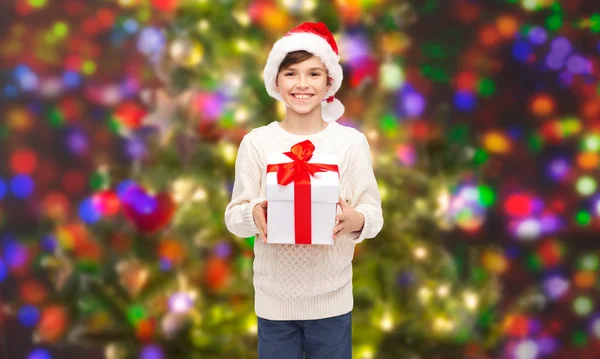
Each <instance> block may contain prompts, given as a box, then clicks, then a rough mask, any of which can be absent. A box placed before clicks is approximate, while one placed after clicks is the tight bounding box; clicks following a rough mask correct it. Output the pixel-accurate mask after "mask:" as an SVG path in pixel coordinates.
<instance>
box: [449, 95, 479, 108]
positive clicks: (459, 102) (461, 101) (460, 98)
mask: <svg viewBox="0 0 600 359" xmlns="http://www.w3.org/2000/svg"><path fill="white" fill-rule="evenodd" d="M475 103H476V101H475V96H474V95H473V94H472V93H470V92H466V91H458V92H456V94H454V104H455V105H456V107H457V108H458V109H460V110H463V111H470V110H472V109H473V108H474V107H475Z"/></svg>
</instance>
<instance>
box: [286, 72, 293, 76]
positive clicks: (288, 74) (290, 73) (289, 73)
mask: <svg viewBox="0 0 600 359" xmlns="http://www.w3.org/2000/svg"><path fill="white" fill-rule="evenodd" d="M293 74H294V73H293V72H288V73H287V74H285V76H290V75H293Z"/></svg>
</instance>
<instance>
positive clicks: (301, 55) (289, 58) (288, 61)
mask: <svg viewBox="0 0 600 359" xmlns="http://www.w3.org/2000/svg"><path fill="white" fill-rule="evenodd" d="M313 57H315V55H314V54H312V53H310V52H308V51H304V50H298V51H291V52H288V53H287V54H286V55H285V57H284V58H283V61H281V63H280V64H279V69H278V70H277V75H279V73H280V72H281V71H283V70H285V69H287V68H288V67H290V66H292V65H295V64H299V63H301V62H303V61H306V60H308V59H312V58H313ZM325 71H326V72H327V85H331V81H330V79H329V71H327V68H325ZM275 81H277V79H276V80H275Z"/></svg>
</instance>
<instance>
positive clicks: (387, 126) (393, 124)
mask: <svg viewBox="0 0 600 359" xmlns="http://www.w3.org/2000/svg"><path fill="white" fill-rule="evenodd" d="M380 126H381V129H382V130H383V132H385V133H391V132H395V131H396V130H397V129H398V120H397V119H396V116H394V115H392V114H390V113H388V114H385V115H383V117H382V118H381V121H380Z"/></svg>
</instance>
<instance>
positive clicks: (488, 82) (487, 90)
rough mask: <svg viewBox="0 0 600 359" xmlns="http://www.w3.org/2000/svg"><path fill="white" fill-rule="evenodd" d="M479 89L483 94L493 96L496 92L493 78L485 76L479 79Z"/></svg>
mask: <svg viewBox="0 0 600 359" xmlns="http://www.w3.org/2000/svg"><path fill="white" fill-rule="evenodd" d="M478 91H479V94H480V95H481V96H484V97H488V96H492V95H493V94H494V92H496V84H495V83H494V81H493V80H492V79H487V78H483V79H481V81H479V85H478Z"/></svg>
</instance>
